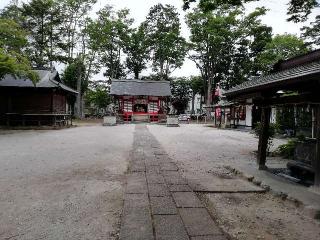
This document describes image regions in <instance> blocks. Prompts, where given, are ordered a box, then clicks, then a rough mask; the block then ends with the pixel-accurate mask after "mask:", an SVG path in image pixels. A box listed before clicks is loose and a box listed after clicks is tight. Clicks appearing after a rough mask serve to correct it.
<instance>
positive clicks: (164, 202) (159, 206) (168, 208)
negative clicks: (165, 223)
mask: <svg viewBox="0 0 320 240" xmlns="http://www.w3.org/2000/svg"><path fill="white" fill-rule="evenodd" d="M150 200H151V210H152V214H153V215H171V214H177V213H178V212H177V208H176V205H175V204H174V202H173V200H172V197H168V196H166V197H151V198H150Z"/></svg>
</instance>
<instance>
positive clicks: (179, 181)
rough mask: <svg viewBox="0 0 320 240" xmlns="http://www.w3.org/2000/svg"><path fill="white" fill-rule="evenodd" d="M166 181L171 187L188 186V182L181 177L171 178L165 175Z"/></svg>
mask: <svg viewBox="0 0 320 240" xmlns="http://www.w3.org/2000/svg"><path fill="white" fill-rule="evenodd" d="M164 179H165V181H166V183H167V184H169V185H186V184H187V181H186V180H185V179H184V178H182V177H181V176H180V175H179V176H174V175H172V176H170V175H164Z"/></svg>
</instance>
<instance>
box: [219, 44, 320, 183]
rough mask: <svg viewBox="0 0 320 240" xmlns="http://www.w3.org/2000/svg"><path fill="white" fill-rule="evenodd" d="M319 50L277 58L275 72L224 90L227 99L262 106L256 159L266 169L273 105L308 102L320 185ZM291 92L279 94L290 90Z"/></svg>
mask: <svg viewBox="0 0 320 240" xmlns="http://www.w3.org/2000/svg"><path fill="white" fill-rule="evenodd" d="M319 90H320V50H317V51H313V52H310V53H308V54H305V55H302V56H298V57H295V58H292V59H288V60H286V61H282V62H279V63H278V64H276V65H275V67H274V72H273V73H272V74H270V75H267V76H262V77H256V78H253V79H252V80H249V81H247V82H244V83H243V84H240V85H237V86H235V87H234V88H232V89H230V90H229V91H227V92H225V95H226V97H227V98H228V100H232V101H238V102H241V101H245V100H246V99H252V100H253V104H254V105H256V106H259V108H260V109H261V124H262V131H261V134H260V137H259V146H258V156H257V162H258V165H259V169H266V166H265V163H266V155H267V144H268V137H267V136H268V129H269V124H270V113H271V107H272V106H287V105H293V106H297V105H306V104H307V105H309V106H310V108H312V109H313V113H314V126H315V138H316V161H315V163H314V166H312V168H313V169H314V174H315V182H314V184H315V186H317V187H320V94H319ZM289 92H290V94H282V93H289Z"/></svg>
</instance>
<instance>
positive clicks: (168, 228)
mask: <svg viewBox="0 0 320 240" xmlns="http://www.w3.org/2000/svg"><path fill="white" fill-rule="evenodd" d="M154 224H155V233H156V239H157V240H189V237H188V234H187V232H186V230H185V228H184V226H183V223H182V221H181V218H180V216H179V215H155V216H154Z"/></svg>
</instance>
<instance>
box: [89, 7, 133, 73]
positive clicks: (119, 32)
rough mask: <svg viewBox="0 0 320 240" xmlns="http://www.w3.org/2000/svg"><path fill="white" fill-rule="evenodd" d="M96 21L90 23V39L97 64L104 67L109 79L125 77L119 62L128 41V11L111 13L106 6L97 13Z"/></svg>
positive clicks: (130, 22)
mask: <svg viewBox="0 0 320 240" xmlns="http://www.w3.org/2000/svg"><path fill="white" fill-rule="evenodd" d="M98 17H99V18H98V20H97V21H92V22H91V23H90V28H91V31H90V33H89V34H90V37H93V39H94V40H93V41H94V42H93V43H94V46H95V48H96V49H97V51H98V56H99V62H100V64H102V66H104V67H106V68H107V69H106V72H105V73H104V75H105V76H106V77H108V78H109V79H114V78H121V77H123V76H125V71H124V70H125V67H124V65H123V63H122V61H121V56H122V51H123V49H124V47H125V40H126V39H128V33H129V32H130V25H131V24H132V22H133V20H132V19H131V18H129V10H128V9H122V10H119V11H117V12H115V11H113V9H112V7H111V6H106V7H104V8H103V9H101V10H100V11H99V12H98ZM95 37H98V38H95Z"/></svg>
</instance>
